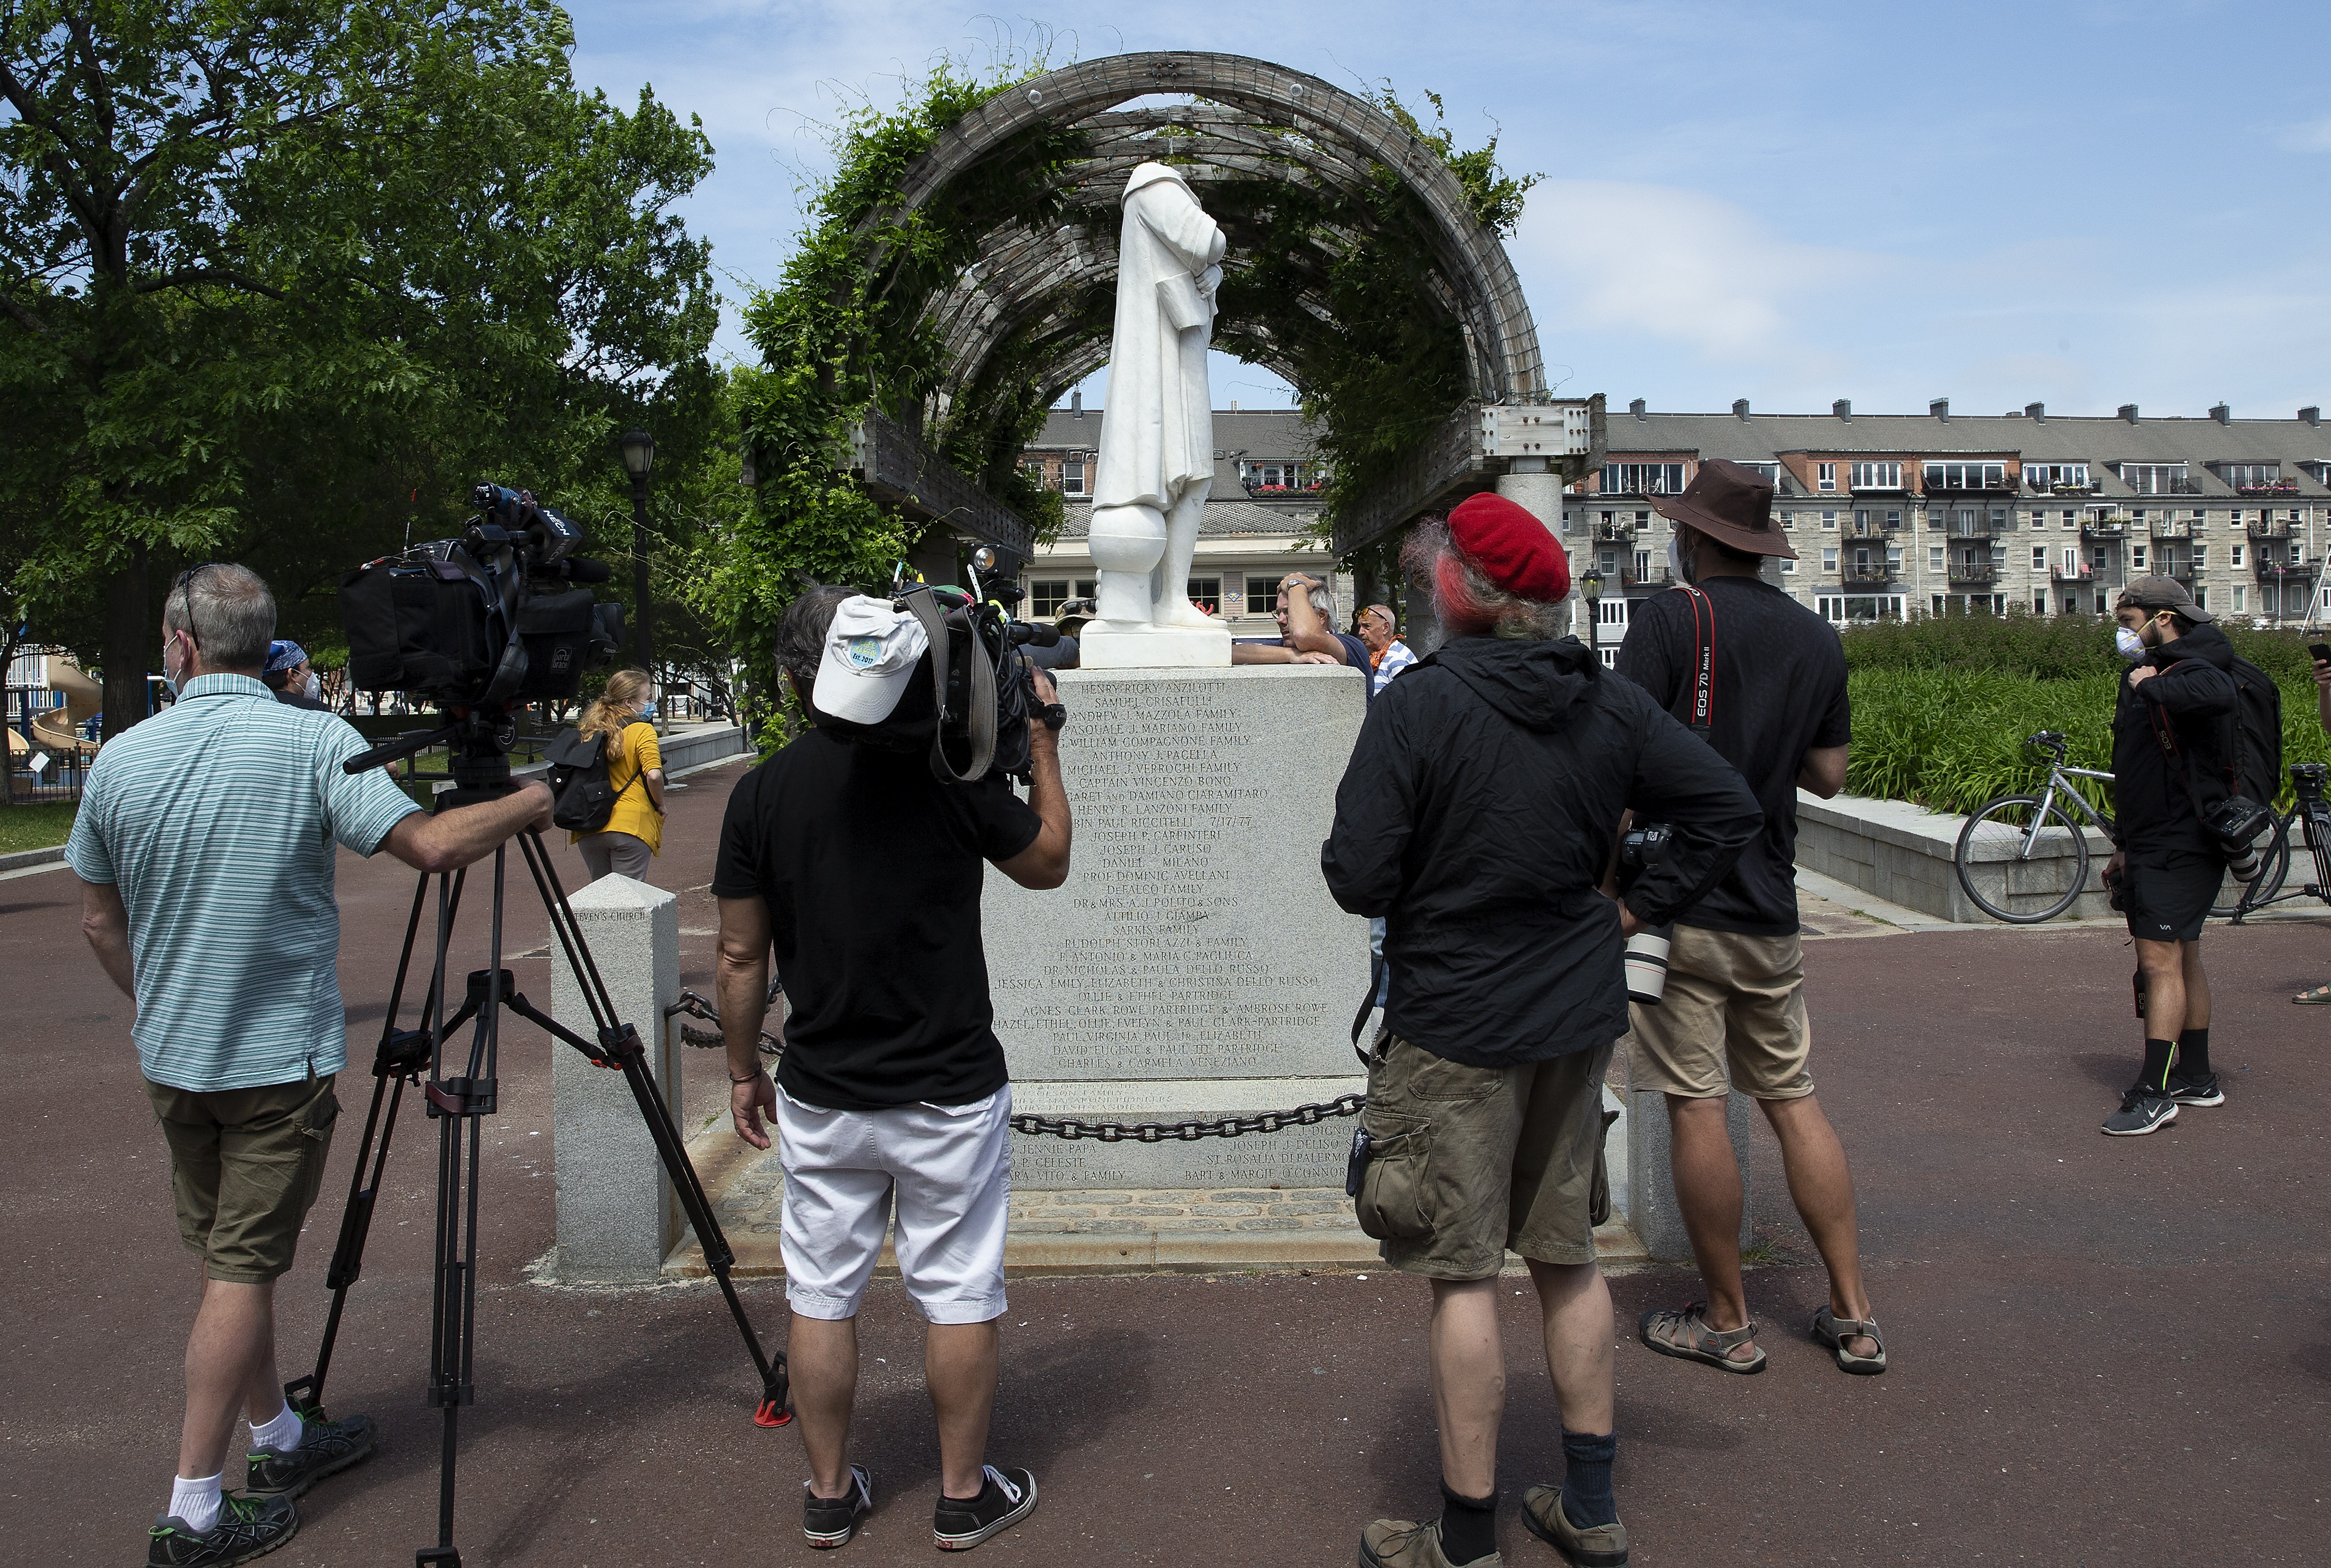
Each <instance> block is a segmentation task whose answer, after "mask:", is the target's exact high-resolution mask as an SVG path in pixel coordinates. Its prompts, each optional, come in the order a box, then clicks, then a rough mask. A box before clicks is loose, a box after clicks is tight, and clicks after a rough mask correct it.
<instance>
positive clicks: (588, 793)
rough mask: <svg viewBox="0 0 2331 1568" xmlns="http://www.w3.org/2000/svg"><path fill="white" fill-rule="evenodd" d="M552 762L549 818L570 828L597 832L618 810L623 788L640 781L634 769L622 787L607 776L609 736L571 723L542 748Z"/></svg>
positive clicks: (569, 830) (549, 781)
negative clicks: (587, 733) (586, 734)
mask: <svg viewBox="0 0 2331 1568" xmlns="http://www.w3.org/2000/svg"><path fill="white" fill-rule="evenodd" d="M543 755H544V756H545V757H546V758H547V759H548V761H549V763H550V773H549V775H548V780H547V782H548V783H549V784H550V795H551V801H552V804H551V808H550V820H551V822H553V823H554V824H556V825H557V826H558V827H562V828H565V829H566V830H567V831H568V832H576V833H595V832H598V831H599V830H600V829H602V828H604V827H605V826H606V825H607V819H608V818H610V817H612V816H614V814H615V803H616V801H618V800H620V799H621V798H623V791H624V790H628V789H630V788H631V787H632V784H637V783H639V782H640V774H639V771H638V770H637V769H633V773H632V777H631V781H630V783H628V784H624V785H623V789H621V790H619V789H617V788H616V787H615V786H614V784H613V783H612V782H611V781H610V780H609V779H608V777H607V737H606V736H604V735H595V736H591V737H590V738H588V739H587V740H586V739H585V738H584V736H583V733H582V731H580V730H578V729H575V728H572V727H569V728H566V729H562V730H560V731H559V732H558V738H557V739H556V740H554V741H552V742H551V743H550V745H549V746H548V747H547V749H546V750H545V751H544V752H543Z"/></svg>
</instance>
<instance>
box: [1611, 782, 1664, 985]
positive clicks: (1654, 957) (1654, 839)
mask: <svg viewBox="0 0 2331 1568" xmlns="http://www.w3.org/2000/svg"><path fill="white" fill-rule="evenodd" d="M1674 838H1675V830H1674V829H1673V828H1671V827H1670V826H1669V825H1668V824H1667V823H1665V822H1644V823H1642V824H1641V825H1639V826H1636V827H1632V828H1629V829H1628V830H1627V831H1626V832H1623V833H1622V834H1620V835H1619V891H1621V892H1622V893H1623V892H1625V891H1626V890H1627V889H1630V888H1632V887H1633V886H1634V885H1635V880H1636V879H1637V878H1639V877H1641V875H1642V874H1643V873H1644V872H1645V871H1646V870H1650V869H1651V867H1653V866H1656V865H1658V864H1659V863H1660V861H1661V860H1665V859H1666V858H1667V852H1668V847H1669V845H1670V843H1671V842H1672V841H1674ZM1674 941H1675V927H1672V926H1646V927H1643V928H1642V929H1641V930H1640V931H1638V932H1636V933H1635V934H1634V935H1633V936H1630V937H1628V938H1627V959H1626V965H1627V996H1628V999H1629V1000H1630V1001H1633V1002H1640V1003H1643V1004H1644V1005H1646V1006H1654V1005H1656V1004H1657V1003H1658V1002H1659V1000H1660V997H1661V996H1663V995H1665V994H1666V993H1667V988H1668V949H1669V947H1670V946H1671V945H1672V944H1673V943H1674Z"/></svg>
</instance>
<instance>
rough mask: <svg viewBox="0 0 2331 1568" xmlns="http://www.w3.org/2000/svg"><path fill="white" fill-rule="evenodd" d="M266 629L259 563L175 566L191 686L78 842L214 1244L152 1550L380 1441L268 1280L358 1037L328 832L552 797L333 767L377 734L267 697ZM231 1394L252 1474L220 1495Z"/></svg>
mask: <svg viewBox="0 0 2331 1568" xmlns="http://www.w3.org/2000/svg"><path fill="white" fill-rule="evenodd" d="M274 632H275V599H274V596H273V595H272V594H270V593H269V592H268V590H267V584H265V583H263V582H262V581H261V580H260V577H259V575H258V574H257V573H255V572H252V571H249V570H247V569H245V568H244V567H242V566H236V565H226V564H224V563H217V562H213V563H210V564H207V565H200V566H196V567H194V568H193V569H192V570H190V571H187V572H185V573H182V574H181V575H179V577H178V579H177V580H176V582H175V583H173V584H171V585H170V591H169V594H168V596H167V598H166V599H165V601H164V603H163V611H162V671H163V676H164V678H165V679H166V680H167V681H168V682H169V684H170V687H171V689H172V690H173V691H175V692H176V694H177V701H176V704H175V705H173V706H172V707H171V708H169V709H168V710H167V711H166V712H163V713H160V714H157V715H156V716H155V717H152V718H149V719H147V720H146V721H145V722H144V723H142V724H140V725H138V726H137V727H135V728H133V729H130V730H128V731H127V732H125V733H123V734H121V735H119V736H115V737H114V738H113V739H111V740H109V741H108V742H106V744H105V747H104V749H103V750H102V751H100V752H99V753H98V755H97V762H96V764H95V765H94V766H92V767H91V768H90V774H89V783H88V784H87V786H86V787H85V788H84V789H83V790H82V792H81V811H80V813H79V814H78V815H77V816H76V817H75V818H74V821H73V831H72V838H71V842H69V843H68V844H67V845H66V846H65V861H66V863H67V864H68V865H70V866H71V868H72V870H73V874H74V875H75V876H76V877H78V878H79V879H81V930H82V932H83V933H84V934H85V935H86V936H88V938H89V943H90V946H91V947H93V948H95V949H96V952H97V958H98V962H99V963H100V965H103V966H104V969H105V973H106V974H107V976H108V977H109V978H110V979H111V980H112V982H113V983H114V984H116V985H118V986H119V987H120V988H121V991H122V993H123V994H124V995H126V996H131V997H135V998H136V999H137V1003H138V1022H137V1023H136V1024H135V1025H134V1026H133V1027H132V1029H131V1031H130V1035H131V1038H132V1039H133V1040H135V1041H137V1045H138V1064H139V1066H140V1067H141V1069H143V1070H144V1073H145V1077H146V1095H147V1100H148V1101H149V1102H150V1103H151V1104H152V1106H153V1108H154V1114H155V1116H156V1117H157V1119H159V1121H160V1122H161V1124H162V1133H163V1136H164V1138H165V1140H166V1142H167V1143H168V1145H169V1147H170V1185H171V1190H172V1193H173V1194H174V1196H175V1198H176V1206H177V1213H178V1234H179V1237H180V1239H181V1240H183V1241H184V1242H185V1243H186V1248H187V1250H189V1251H191V1252H193V1253H195V1255H196V1256H197V1257H199V1258H201V1259H203V1287H202V1305H201V1307H200V1308H199V1309H198V1310H197V1311H196V1313H195V1326H194V1332H193V1334H192V1335H190V1336H189V1337H188V1339H187V1341H186V1421H185V1425H184V1426H183V1428H182V1429H181V1431H180V1435H179V1440H178V1471H177V1479H176V1482H175V1484H174V1485H173V1486H172V1487H171V1492H170V1506H169V1509H168V1511H167V1512H166V1513H165V1514H164V1515H163V1516H161V1517H160V1518H159V1519H157V1520H156V1521H155V1523H154V1525H153V1528H152V1529H151V1531H150V1532H149V1533H148V1535H147V1563H151V1564H154V1565H156V1568H209V1565H211V1564H220V1563H240V1562H243V1561H244V1560H245V1559H246V1558H251V1557H256V1556H258V1555H260V1554H262V1553H265V1552H271V1551H272V1550H274V1549H275V1548H276V1547H277V1546H280V1545H281V1544H283V1543H284V1542H285V1541H287V1540H289V1539H290V1536H291V1535H292V1532H294V1531H295V1530H297V1529H298V1528H299V1527H300V1520H299V1514H298V1512H297V1510H296V1509H295V1508H294V1507H293V1506H292V1505H293V1499H295V1498H297V1497H299V1496H300V1494H301V1493H303V1492H305V1491H306V1490H307V1489H308V1488H309V1487H311V1486H313V1485H315V1483H316V1482H317V1481H318V1480H319V1479H321V1478H323V1477H325V1476H328V1475H330V1474H331V1473H332V1472H334V1471H335V1470H340V1469H345V1468H347V1467H348V1466H350V1465H352V1464H355V1463H356V1462H357V1460H359V1459H363V1458H364V1457H365V1456H366V1454H369V1453H370V1452H371V1451H372V1443H373V1432H372V1422H371V1421H368V1420H366V1418H365V1417H363V1416H360V1415H359V1416H350V1417H347V1419H345V1420H342V1421H322V1420H313V1421H310V1420H305V1419H303V1418H302V1417H301V1416H300V1414H299V1413H298V1412H297V1411H293V1410H291V1409H290V1407H289V1406H287V1405H286V1404H285V1403H284V1402H283V1383H282V1380H281V1377H280V1376H279V1375H278V1373H277V1370H276V1362H275V1281H276V1280H277V1279H278V1278H281V1276H282V1275H283V1274H284V1273H285V1271H287V1270H288V1269H290V1267H291V1259H292V1252H293V1250H294V1249H295V1248H296V1247H297V1246H298V1244H299V1240H300V1223H301V1221H302V1220H303V1219H304V1218H305V1217H306V1215H307V1212H308V1208H309V1204H311V1203H313V1202H315V1199H316V1191H317V1187H318V1185H319V1183H321V1182H322V1181H323V1176H324V1160H325V1156H326V1155H327V1154H328V1152H329V1151H330V1148H331V1142H332V1124H333V1120H334V1118H335V1117H338V1114H339V1108H340V1107H339V1102H338V1100H337V1099H336V1098H333V1094H332V1077H333V1075H334V1074H335V1073H337V1072H338V1071H339V1070H340V1069H341V1068H342V1067H344V1066H346V1065H347V1031H346V1015H345V1013H344V1011H343V1009H342V1007H341V1003H340V985H339V973H338V959H339V948H340V919H339V909H338V906H337V905H336V904H335V903H334V902H333V898H332V872H333V865H334V859H335V854H336V850H337V847H338V845H343V844H344V845H346V846H347V848H349V849H351V850H354V851H356V852H357V854H359V855H367V856H368V855H371V854H372V853H373V852H374V851H376V850H383V849H385V850H386V851H388V852H389V853H391V854H392V855H395V857H396V858H397V859H398V860H403V861H404V862H405V863H406V864H407V865H410V866H414V867H416V868H418V869H420V870H423V871H450V870H453V869H455V868H456V867H460V866H466V865H468V864H470V863H471V861H472V860H478V859H480V858H481V857H483V856H484V855H486V854H488V853H490V851H492V850H493V848H494V846H495V845H497V844H499V843H500V842H501V841H503V840H505V839H507V838H509V836H510V835H511V834H512V833H514V832H518V831H519V830H520V829H521V828H528V827H536V828H538V827H541V826H543V825H544V824H545V823H547V822H548V821H549V820H550V791H549V789H548V788H547V786H546V785H543V784H527V785H526V786H524V787H523V788H521V789H519V790H518V791H516V792H515V793H513V794H509V796H507V797H505V798H503V799H501V800H497V801H488V802H483V803H480V804H477V805H472V806H464V807H462V808H461V809H460V810H458V811H447V812H441V813H437V814H436V815H434V816H425V815H423V814H421V808H420V807H419V806H417V805H415V804H414V802H413V800H412V799H411V797H409V796H407V795H406V794H404V791H403V790H401V789H399V788H398V787H397V786H396V784H395V783H394V782H392V781H391V780H389V779H388V778H386V777H385V776H384V775H383V774H380V773H379V772H377V771H372V772H366V773H362V774H357V775H356V776H355V777H353V778H351V777H350V776H348V775H347V774H345V773H343V772H341V771H340V764H341V763H342V762H344V761H346V760H347V758H349V757H351V756H354V755H357V753H358V752H361V751H363V750H364V749H365V744H366V743H365V740H364V737H363V736H360V735H358V734H357V731H356V729H355V727H353V726H351V725H350V724H349V723H348V722H347V720H346V719H343V718H340V717H338V716H337V715H334V714H330V713H324V712H315V711H310V710H308V709H304V708H299V707H296V706H291V705H288V704H285V703H281V702H278V701H277V700H276V696H275V693H274V692H272V691H271V690H269V689H268V688H267V687H266V686H265V685H264V684H263V683H262V681H261V679H260V672H261V671H262V670H263V669H264V668H265V667H266V664H267V661H268V644H269V640H270V639H271V637H272V636H273V635H274ZM238 1415H243V1416H247V1417H248V1418H249V1420H250V1421H251V1439H252V1447H251V1449H250V1452H249V1455H248V1461H247V1476H246V1484H245V1487H244V1489H243V1491H242V1492H240V1493H237V1494H235V1495H233V1496H231V1497H229V1496H223V1495H222V1492H221V1486H222V1483H223V1482H224V1478H225V1477H224V1470H225V1463H226V1449H227V1443H228V1440H230V1439H232V1438H233V1436H234V1426H235V1418H236V1417H237V1416H238Z"/></svg>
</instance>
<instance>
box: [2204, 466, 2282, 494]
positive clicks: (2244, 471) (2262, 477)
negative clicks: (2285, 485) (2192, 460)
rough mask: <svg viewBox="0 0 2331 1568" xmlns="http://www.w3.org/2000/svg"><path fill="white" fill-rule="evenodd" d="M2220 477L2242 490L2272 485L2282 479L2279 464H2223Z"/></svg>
mask: <svg viewBox="0 0 2331 1568" xmlns="http://www.w3.org/2000/svg"><path fill="white" fill-rule="evenodd" d="M2218 475H2219V477H2220V478H2222V479H2223V480H2225V481H2226V482H2227V483H2228V484H2230V485H2232V486H2233V487H2234V488H2235V489H2241V487H2242V486H2244V485H2270V484H2273V483H2275V482H2277V481H2278V480H2280V479H2281V478H2282V465H2281V464H2280V463H2279V462H2230V463H2224V464H2222V465H2221V466H2220V467H2219V469H2218Z"/></svg>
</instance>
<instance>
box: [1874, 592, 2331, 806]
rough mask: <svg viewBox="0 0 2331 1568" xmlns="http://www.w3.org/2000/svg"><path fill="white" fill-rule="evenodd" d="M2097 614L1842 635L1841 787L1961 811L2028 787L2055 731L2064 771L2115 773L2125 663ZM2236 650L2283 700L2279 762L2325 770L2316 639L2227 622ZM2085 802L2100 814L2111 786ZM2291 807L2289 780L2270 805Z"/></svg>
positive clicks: (2043, 768)
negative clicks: (1849, 721)
mask: <svg viewBox="0 0 2331 1568" xmlns="http://www.w3.org/2000/svg"><path fill="white" fill-rule="evenodd" d="M2112 633H2113V623H2112V622H2110V621H2109V620H2107V619H2105V618H2104V617H2102V616H2084V615H2061V616H2042V615H2033V614H2031V613H2028V612H2024V613H2013V612H2011V613H2009V614H2007V615H2005V616H1995V615H1951V616H1946V617H1941V618H1938V619H1927V618H1924V617H1922V618H1920V619H1918V620H1915V621H1910V622H1879V623H1877V624H1873V625H1866V626H1855V627H1851V628H1849V629H1848V630H1847V631H1846V632H1844V633H1843V640H1844V643H1845V657H1846V665H1847V668H1848V670H1850V671H1851V674H1850V675H1849V676H1848V679H1847V687H1848V691H1849V693H1850V695H1851V700H1852V704H1853V749H1852V753H1851V758H1850V760H1849V763H1848V765H1847V769H1846V785H1845V787H1846V788H1847V789H1848V790H1849V791H1851V793H1853V794H1859V795H1872V796H1876V797H1879V798H1880V799H1885V800H1902V801H1914V802H1917V803H1918V804H1921V805H1924V806H1926V807H1927V808H1929V809H1930V810H1933V811H1937V812H1954V813H1965V812H1972V811H1974V809H1975V808H1976V807H1978V806H1980V805H1982V804H1983V803H1984V802H1985V801H1987V800H1989V799H1991V798H1992V797H1993V795H1998V794H2011V793H2013V792H2015V791H2019V790H2036V789H2038V788H2039V787H2040V786H2041V784H2044V783H2045V782H2046V779H2047V776H2048V770H2047V764H2046V760H2045V759H2044V758H2042V757H2041V756H2039V755H2035V754H2034V753H2032V752H2031V749H2030V748H2029V747H2027V746H2025V745H2024V737H2025V736H2029V735H2031V734H2032V733H2034V732H2035V731H2038V730H2042V729H2056V730H2061V731H2063V733H2064V736H2065V739H2066V740H2067V741H2068V742H2069V745H2070V749H2071V755H2069V757H2068V758H2067V759H2066V760H2067V761H2069V763H2070V764H2071V765H2073V766H2075V767H2093V768H2110V767H2111V766H2112V715H2113V703H2114V699H2115V696H2116V693H2117V688H2118V685H2119V680H2120V672H2121V670H2123V669H2125V668H2126V665H2125V663H2124V661H2123V660H2122V659H2121V657H2120V655H2119V654H2118V653H2117V652H2115V651H2114V650H2113V636H2112ZM2226 634H2227V636H2228V638H2229V639H2230V640H2231V641H2232V642H2233V644H2234V647H2235V649H2236V651H2239V652H2240V653H2241V655H2242V656H2243V657H2244V658H2246V659H2248V660H2250V661H2251V662H2253V663H2255V664H2257V665H2258V666H2259V668H2260V669H2261V670H2266V671H2267V672H2268V673H2269V674H2270V675H2272V676H2273V677H2274V678H2275V683H2276V685H2277V686H2278V687H2279V688H2280V689H2281V691H2282V749H2283V762H2284V764H2285V765H2286V766H2288V765H2289V764H2291V763H2295V762H2331V737H2326V736H2325V735H2324V733H2323V727H2322V725H2321V724H2320V723H2319V722H2318V721H2317V717H2316V705H2315V679H2314V673H2313V671H2314V663H2313V660H2311V659H2310V658H2309V657H2308V655H2307V642H2308V641H2311V640H2314V639H2315V637H2316V636H2317V635H2319V634H2307V633H2301V632H2260V631H2254V630H2252V629H2250V628H2248V627H2236V626H2229V627H2227V628H2226ZM2082 788H2083V793H2084V794H2087V795H2088V798H2089V799H2090V800H2091V801H2093V802H2095V803H2097V804H2098V805H2101V806H2105V807H2107V809H2109V807H2110V804H2111V795H2110V791H2109V787H2108V786H2106V785H2102V784H2094V783H2084V784H2083V785H2082ZM2289 803H2290V794H2289V789H2288V783H2287V782H2286V784H2285V787H2284V790H2283V797H2282V800H2281V802H2280V804H2281V805H2283V806H2285V807H2288V805H2289Z"/></svg>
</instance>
